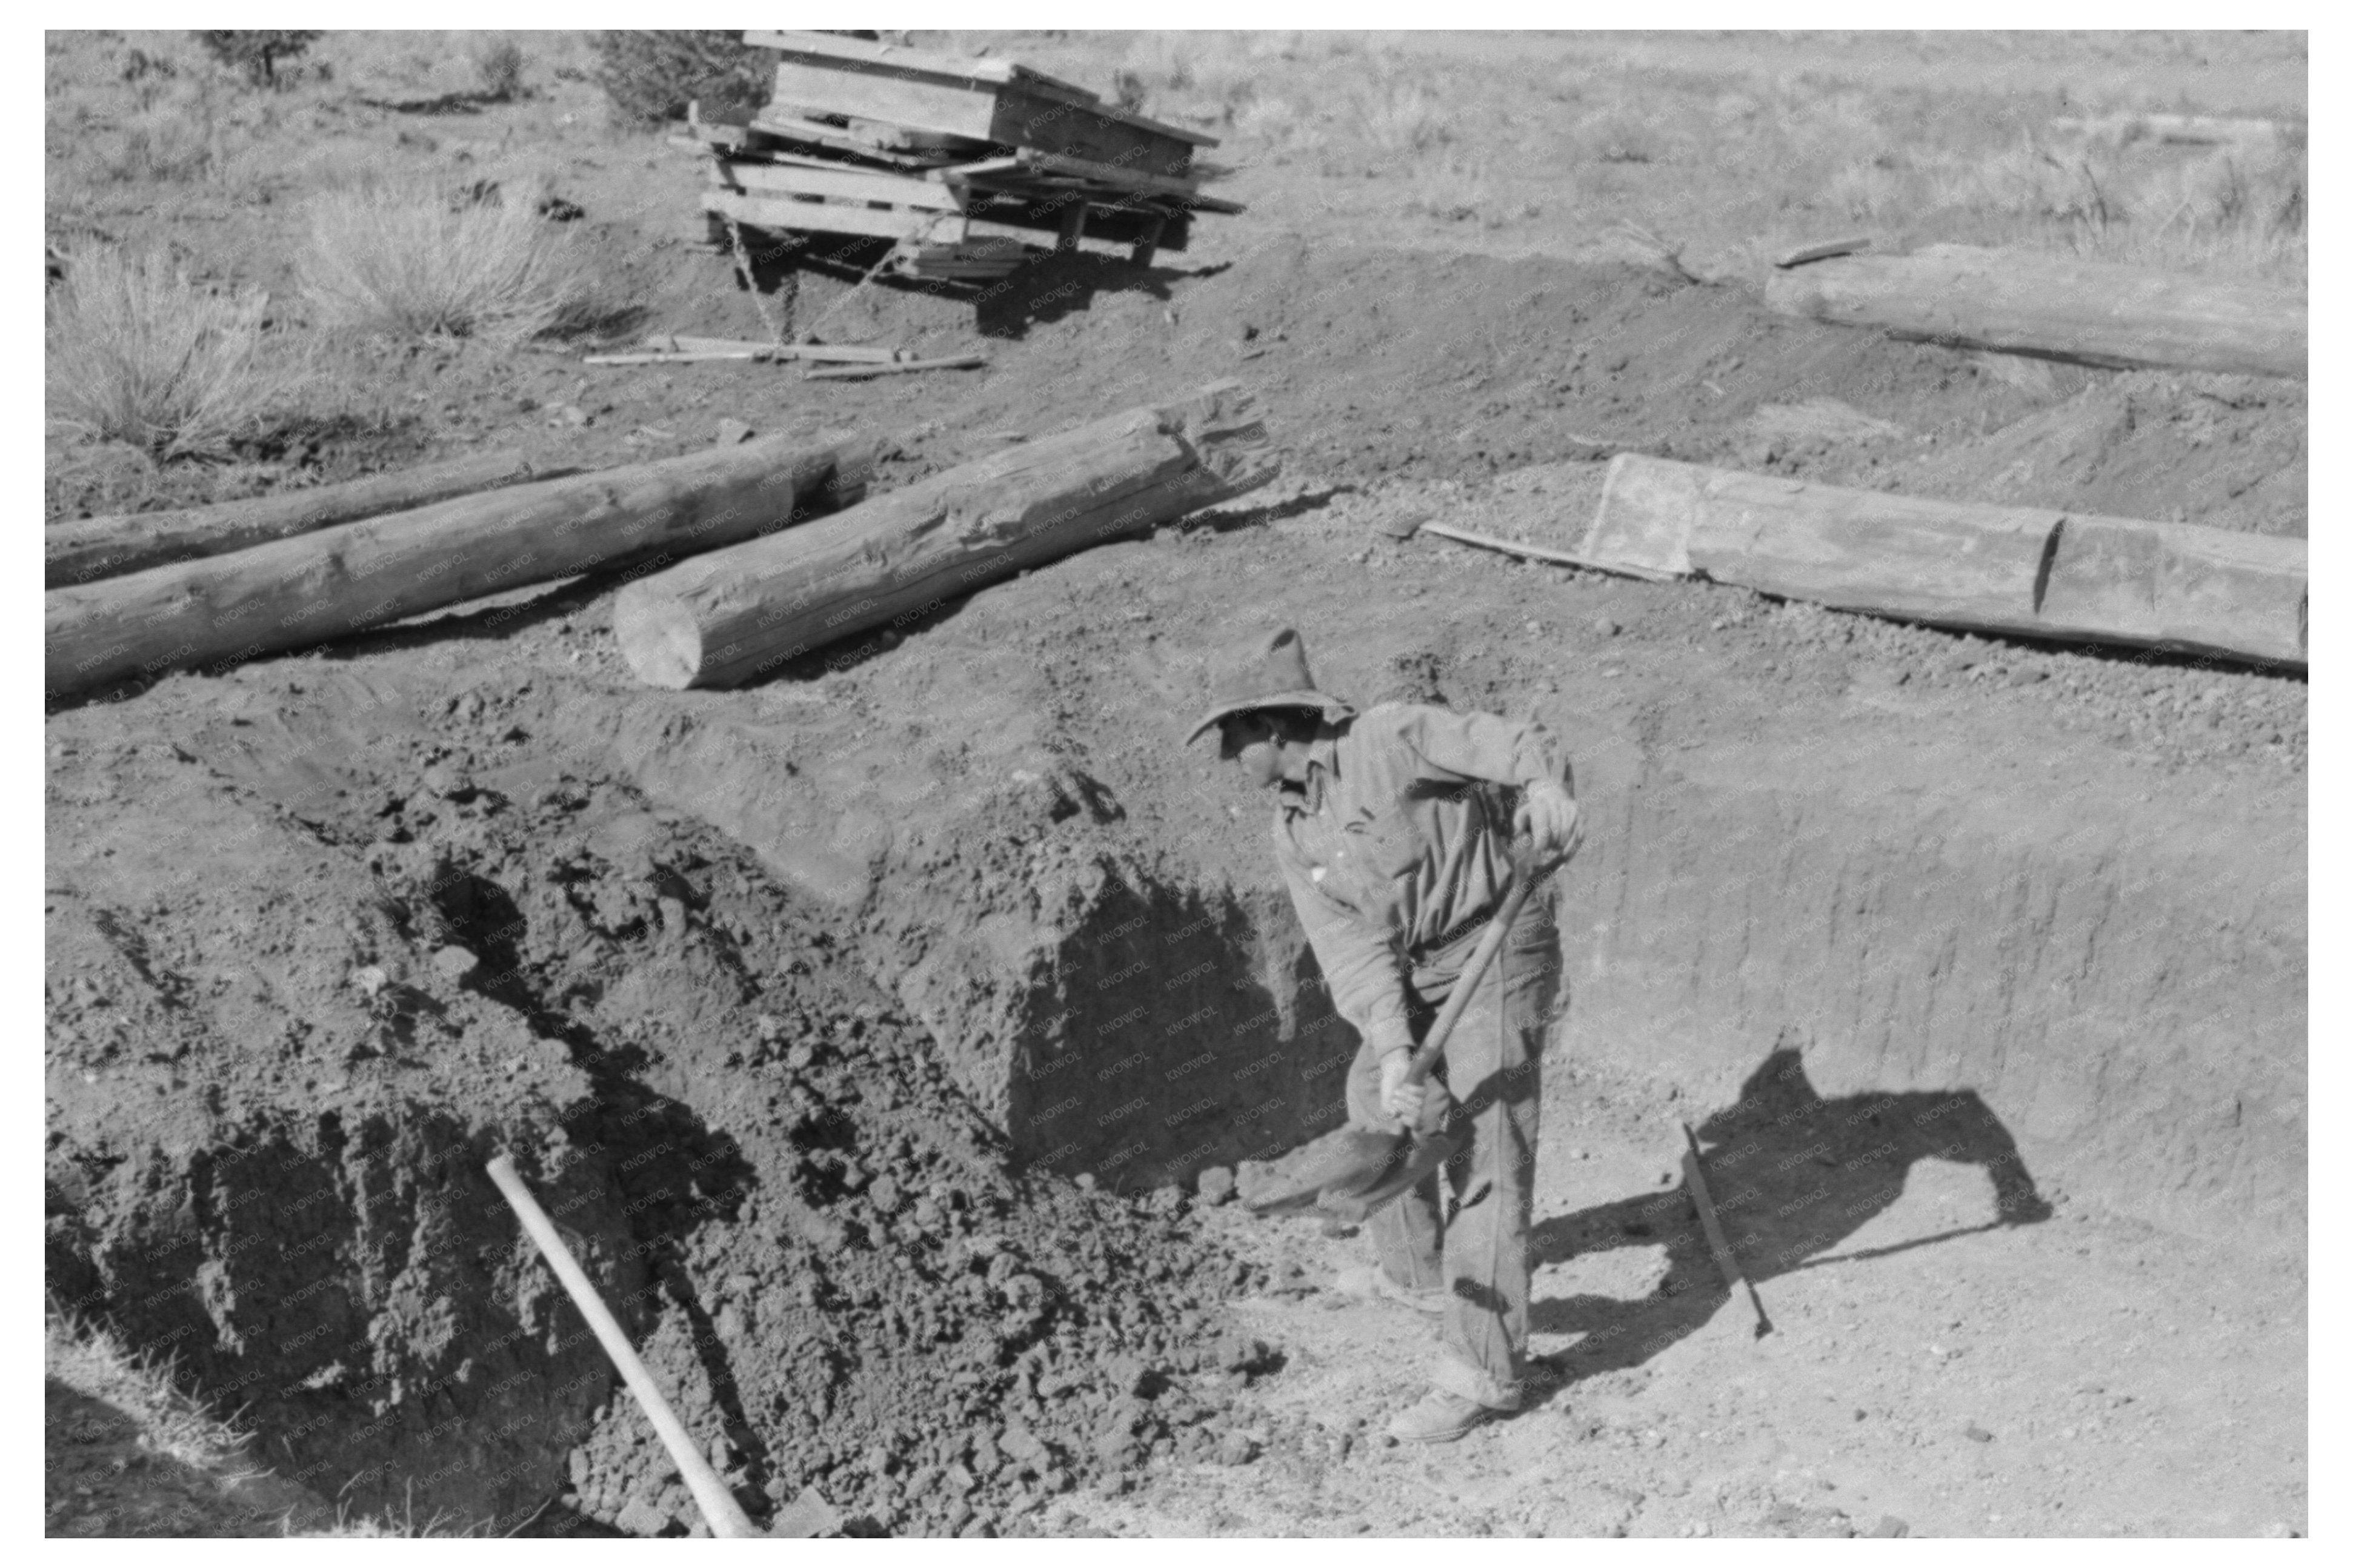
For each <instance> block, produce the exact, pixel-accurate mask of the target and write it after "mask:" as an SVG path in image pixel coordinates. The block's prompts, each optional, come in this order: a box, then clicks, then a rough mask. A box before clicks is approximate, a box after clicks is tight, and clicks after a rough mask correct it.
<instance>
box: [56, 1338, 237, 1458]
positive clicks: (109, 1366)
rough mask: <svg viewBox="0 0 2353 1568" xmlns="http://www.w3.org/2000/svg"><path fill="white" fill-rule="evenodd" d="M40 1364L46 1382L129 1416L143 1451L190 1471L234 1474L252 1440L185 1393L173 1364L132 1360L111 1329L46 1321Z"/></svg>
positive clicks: (145, 1358) (146, 1358)
mask: <svg viewBox="0 0 2353 1568" xmlns="http://www.w3.org/2000/svg"><path fill="white" fill-rule="evenodd" d="M41 1363H42V1369H43V1371H44V1373H46V1374H47V1376H49V1377H53V1378H55V1379H57V1381H58V1382H59V1383H62V1384H65V1385H66V1386H67V1387H68V1388H70V1389H72V1390H73V1391H74V1392H75V1393H77V1394H82V1395H84V1396H86V1397H88V1398H90V1399H95V1400H98V1401H100V1402H101V1403H103V1404H107V1405H112V1406H114V1408H116V1409H117V1410H120V1411H121V1412H122V1414H123V1415H127V1416H129V1417H130V1418H131V1419H132V1421H133V1422H135V1423H136V1424H137V1426H138V1428H139V1433H140V1437H141V1440H142V1444H143V1446H145V1447H148V1448H149V1449H151V1450H152V1451H153V1452H155V1453H159V1454H162V1455H164V1456H165V1457H166V1458H173V1459H177V1460H178V1461H179V1462H180V1463H182V1464H184V1465H186V1466H188V1467H190V1468H194V1469H199V1470H219V1469H224V1468H229V1467H231V1466H232V1465H234V1463H235V1462H236V1460H237V1458H238V1456H240V1455H241V1454H243V1453H244V1451H245V1449H246V1447H247V1446H248V1444H250V1443H251V1441H252V1438H251V1436H248V1434H245V1433H241V1432H237V1431H233V1430H231V1429H230V1428H229V1427H228V1426H227V1425H226V1424H225V1423H223V1422H222V1421H221V1420H220V1419H219V1418H218V1417H217V1416H216V1415H213V1414H212V1412H211V1410H210V1409H208V1408H207V1407H206V1405H203V1404H201V1403H200V1402H198V1401H196V1400H195V1399H191V1398H190V1397H189V1396H188V1395H187V1394H184V1393H182V1392H181V1391H180V1388H179V1385H178V1384H176V1383H174V1381H173V1379H172V1368H171V1365H170V1363H168V1362H165V1361H162V1360H159V1359H157V1358H155V1357H153V1356H138V1355H133V1354H132V1353H131V1352H129V1351H127V1350H125V1349H124V1348H123V1346H122V1342H121V1341H120V1340H119V1339H117V1338H116V1337H115V1336H114V1335H113V1334H111V1333H110V1332H108V1331H106V1330H105V1329H103V1328H100V1327H98V1326H96V1325H94V1324H90V1323H84V1322H80V1321H76V1320H74V1319H72V1318H70V1317H69V1316H67V1315H66V1314H65V1313H64V1312H63V1311H60V1310H54V1309H53V1310H50V1311H49V1312H48V1313H47V1315H46V1321H45V1323H44V1330H43V1334H42V1342H41Z"/></svg>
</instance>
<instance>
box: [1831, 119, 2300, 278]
mask: <svg viewBox="0 0 2353 1568" xmlns="http://www.w3.org/2000/svg"><path fill="white" fill-rule="evenodd" d="M1826 194H1827V195H1829V196H1830V198H1831V200H1833V201H1835V202H1837V203H1839V204H1840V205H1842V206H1843V207H1844V208H1845V209H1846V211H1847V212H1849V213H1850V214H1852V216H1855V217H1858V218H1862V219H1866V220H1870V221H1874V222H1881V223H1892V222H1895V221H1899V220H1903V219H1907V218H1913V217H1919V216H1927V217H1933V216H1937V215H1968V216H1973V217H1976V218H1977V219H1978V220H1979V221H1980V222H1981V223H1982V224H1983V225H1984V226H1985V228H1986V229H1987V230H1988V237H1989V238H1992V239H1996V240H2009V241H2010V242H2013V243H2021V242H2022V243H2027V244H2032V245H2037V246H2039V247H2043V248H2052V249H2062V250H2067V251H2071V252H2073V253H2075V254H2078V255H2082V256H2085V257H2089V258H2096V259H2101V260H2114V261H2132V262H2139V263H2143V264H2147V265H2150V266H2158V267H2167V268H2179V269H2185V270H2192V271H2223V272H2241V273H2255V274H2259V275H2268V276H2273V277H2289V276H2294V277H2300V276H2301V274H2302V272H2303V270H2304V268H2305V262H2306V236H2305V220H2306V162H2305V153H2304V150H2303V148H2302V147H2301V146H2300V145H2297V144H2296V143H2295V142H2294V141H2293V140H2291V139H2289V138H2284V137H2283V138H2278V139H2274V140H2272V141H2269V142H2253V143H2243V144H2239V145H2235V146H2231V147H2227V148H2221V149H2217V150H2215V151H2213V152H2211V153H2205V154H2203V155H2191V156H2188V157H2169V156H2163V155H2158V154H2157V153H2154V152H2152V151H2151V150H2148V149H2137V148H2136V147H2135V146H2133V144H2131V143H2130V142H2088V143H2084V142H2078V143H2076V144H2073V145H2067V144H2064V143H2062V142H2056V141H2054V140H2052V139H2049V138H2045V137H2037V136H2031V135H2030V136H2026V137H2022V138H2021V139H2020V140H2018V141H2016V142H2011V143H2010V144H2008V145H2006V146H2002V147H1999V148H1994V149H1990V150H1980V149H1971V148H1965V147H1964V148H1955V147H1936V146H1929V147H1925V148H1904V149H1898V150H1894V151H1891V152H1888V153H1882V154H1880V155H1879V156H1877V157H1875V158H1872V159H1868V160H1858V161H1856V162H1853V163H1849V164H1848V165H1846V166H1845V167H1844V168H1842V169H1841V170H1840V171H1839V172H1838V173H1837V174H1835V175H1833V176H1832V178H1831V181H1830V184H1829V185H1828V187H1827V193H1826Z"/></svg>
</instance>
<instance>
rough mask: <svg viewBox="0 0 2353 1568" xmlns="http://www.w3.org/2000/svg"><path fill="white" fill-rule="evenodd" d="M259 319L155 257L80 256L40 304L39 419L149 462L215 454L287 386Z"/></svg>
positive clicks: (241, 299)
mask: <svg viewBox="0 0 2353 1568" xmlns="http://www.w3.org/2000/svg"><path fill="white" fill-rule="evenodd" d="M268 310H269V300H268V298H267V297H266V296H264V295H262V294H260V293H259V292H258V291H253V290H243V289H206V288H200V287H198V286H196V285H195V284H192V283H190V282H189V280H188V277H187V274H186V272H185V270H183V269H182V268H179V267H178V266H177V265H175V264H174V262H173V261H172V260H171V259H170V258H167V257H165V256H164V255H162V254H160V253H158V252H155V251H152V250H124V249H121V248H118V247H111V246H93V247H88V248H86V249H83V250H80V251H79V252H77V253H76V254H74V255H73V256H71V257H69V258H68V259H67V267H66V276H65V279H64V281H63V282H61V283H59V284H58V286H57V287H56V288H55V289H53V290H52V291H51V292H50V295H49V298H48V303H47V333H46V336H47V362H46V370H47V395H48V415H49V417H50V418H51V419H53V420H56V421H58V422H60V423H62V424H65V425H67V426H70V427H77V428H79V429H81V430H82V431H84V432H86V433H87V434H89V435H90V436H93V437H99V438H101V439H110V440H119V441H126V442H129V443H130V444H131V445H132V446H134V447H139V448H141V449H142V451H145V452H146V453H148V454H149V455H150V456H151V457H153V458H191V457H223V456H226V455H227V451H228V448H229V447H230V444H231V443H232V442H234V441H235V440H237V438H238V437H242V436H246V435H248V434H251V433H253V432H254V431H256V430H258V429H259V428H260V426H261V425H262V423H263V421H264V419H265V418H266V417H267V416H269V414H270V412H271V411H272V409H273V405H276V404H277V403H278V402H279V401H280V398H281V397H282V395H284V394H285V392H286V391H287V390H288V387H289V381H288V378H287V376H286V375H284V374H281V373H280V371H278V370H277V369H276V368H275V367H273V366H272V365H271V364H270V363H269V358H268V356H267V355H266V353H265V350H264V344H263V341H262V320H263V317H264V316H265V314H266V313H267V311H268Z"/></svg>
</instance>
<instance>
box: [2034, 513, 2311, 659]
mask: <svg viewBox="0 0 2353 1568" xmlns="http://www.w3.org/2000/svg"><path fill="white" fill-rule="evenodd" d="M2307 560H2308V556H2307V552H2306V545H2305V542H2304V541H2303V540H2301V539H2277V538H2273V537H2271V536H2268V535H2265V534H2260V533H2232V532H2229V531H2225V530H2222V529H2219V528H2200V527H2198V526H2196V525H2195V524H2191V523H2179V522H2133V521H2126V520H2123V519H2119V518H2113V517H2077V516H2073V515H2070V516H2069V517H2067V518H2066V519H2065V520H2064V521H2062V522H2061V523H2060V525H2059V529H2058V537H2057V539H2056V540H2055V541H2054V542H2053V544H2052V556H2051V573H2050V578H2049V581H2048V583H2047V584H2046V586H2045V587H2044V590H2043V595H2042V610H2041V614H2040V615H2039V616H2038V617H2037V619H2038V621H2039V623H2040V627H2041V629H2039V630H2038V635H2041V636H2049V637H2093V638H2096V639H2098V640H2099V641H2102V642H2115V643H2126V644H2131V645H2136V646H2138V647H2157V648H2166V649H2170V650H2172V651H2175V652H2180V653H2213V654H2223V655H2227V656H2230V657H2233V658H2256V659H2263V660H2268V661H2271V662H2274V663H2279V664H2292V665H2302V664H2304V663H2306V638H2307V635H2308V629H2309V628H2308V622H2309V613H2308V610H2307V607H2306V606H2307V591H2308V590H2307V584H2308V583H2309V580H2310V579H2309V575H2308V573H2307V569H2306V563H2307Z"/></svg>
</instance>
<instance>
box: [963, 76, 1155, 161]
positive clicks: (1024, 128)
mask: <svg viewBox="0 0 2353 1568" xmlns="http://www.w3.org/2000/svg"><path fill="white" fill-rule="evenodd" d="M988 140H989V141H991V142H996V143H997V145H998V146H1001V147H1026V148H1032V149H1035V150H1036V151H1038V152H1040V153H1059V154H1060V155H1062V156H1064V157H1069V158H1083V159H1086V160H1087V161H1089V162H1090V163H1109V164H1111V165H1113V167H1121V166H1126V167H1133V168H1135V169H1137V170H1139V171H1142V172H1144V173H1146V174H1162V175H1165V176H1166V177H1168V178H1170V179H1178V178H1182V177H1183V176H1184V175H1185V174H1187V173H1188V172H1189V171H1190V170H1191V169H1192V166H1193V147H1194V145H1195V142H1194V141H1193V140H1192V139H1188V138H1181V137H1178V136H1175V135H1172V134H1170V133H1169V132H1167V131H1166V129H1165V128H1161V127H1157V126H1150V125H1139V124H1136V123H1135V122H1134V121H1133V120H1132V119H1128V118H1123V117H1120V116H1116V115H1111V114H1106V113H1104V112H1103V110H1101V109H1090V108H1086V107H1083V106H1081V105H1077V104H1070V103H1059V102H1056V101H1055V100H1052V99H1048V98H1039V97H1035V96H1032V95H1030V94H1029V93H1025V92H1023V91H1022V90H1021V89H1018V88H1011V87H1008V88H1006V89H1003V90H1002V91H1000V92H999V93H998V94H997V112H996V115H995V117H994V118H993V119H992V120H991V121H990V125H989V132H988Z"/></svg>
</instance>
